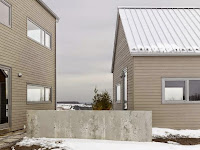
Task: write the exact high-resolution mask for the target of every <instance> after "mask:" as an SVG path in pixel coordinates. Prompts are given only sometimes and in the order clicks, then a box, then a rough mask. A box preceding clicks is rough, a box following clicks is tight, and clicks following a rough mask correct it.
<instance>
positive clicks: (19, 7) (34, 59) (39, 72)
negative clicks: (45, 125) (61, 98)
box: [0, 0, 56, 130]
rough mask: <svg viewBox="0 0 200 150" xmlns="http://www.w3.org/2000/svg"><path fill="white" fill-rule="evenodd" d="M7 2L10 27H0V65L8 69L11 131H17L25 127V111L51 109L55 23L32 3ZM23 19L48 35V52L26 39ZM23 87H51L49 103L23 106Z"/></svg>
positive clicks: (53, 91) (24, 91) (24, 99)
mask: <svg viewBox="0 0 200 150" xmlns="http://www.w3.org/2000/svg"><path fill="white" fill-rule="evenodd" d="M7 2H8V3H10V4H11V5H12V27H11V28H9V27H7V26H4V25H2V24H0V36H1V38H0V65H5V66H9V67H11V68H12V114H11V115H12V128H11V130H18V129H21V128H23V127H24V125H25V124H26V110H44V109H47V110H51V109H55V88H56V85H55V73H56V72H55V63H56V62H55V53H56V44H55V40H56V35H55V33H56V20H55V18H54V17H53V16H52V15H50V14H49V13H48V12H47V11H46V10H45V9H44V8H43V7H42V6H41V5H40V4H39V3H38V2H37V1H36V0H17V1H16V0H7ZM27 18H30V19H31V20H33V21H34V22H35V23H37V24H38V25H40V26H41V27H43V28H44V29H45V30H46V31H48V32H49V33H50V34H52V50H49V49H47V48H45V47H44V46H42V45H40V44H38V43H36V42H34V41H33V40H31V39H29V38H27ZM18 73H22V74H23V76H22V77H21V78H19V77H18ZM27 83H32V84H39V85H44V86H49V87H52V100H53V102H52V103H51V104H34V105H27V104H26V97H27V94H26V90H27V89H26V85H27Z"/></svg>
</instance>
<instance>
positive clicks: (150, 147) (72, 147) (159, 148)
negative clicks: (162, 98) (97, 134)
mask: <svg viewBox="0 0 200 150" xmlns="http://www.w3.org/2000/svg"><path fill="white" fill-rule="evenodd" d="M17 145H19V146H31V145H38V146H41V147H44V148H49V149H54V150H133V149H134V150H199V149H200V145H195V146H184V145H174V144H172V143H170V144H167V143H158V142H128V141H105V140H80V139H54V138H51V139H50V138H24V139H23V140H22V141H21V142H19V143H18V144H17Z"/></svg>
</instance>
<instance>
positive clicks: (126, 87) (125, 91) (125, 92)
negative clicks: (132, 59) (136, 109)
mask: <svg viewBox="0 0 200 150" xmlns="http://www.w3.org/2000/svg"><path fill="white" fill-rule="evenodd" d="M123 74H124V109H127V100H128V95H127V92H128V86H127V79H128V78H127V69H125V70H124V71H123Z"/></svg>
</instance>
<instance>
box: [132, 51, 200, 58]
mask: <svg viewBox="0 0 200 150" xmlns="http://www.w3.org/2000/svg"><path fill="white" fill-rule="evenodd" d="M131 56H147V57H148V56H200V53H135V52H131Z"/></svg>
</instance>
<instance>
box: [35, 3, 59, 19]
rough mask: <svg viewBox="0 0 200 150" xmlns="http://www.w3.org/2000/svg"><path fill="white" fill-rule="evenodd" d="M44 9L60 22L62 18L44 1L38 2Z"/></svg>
mask: <svg viewBox="0 0 200 150" xmlns="http://www.w3.org/2000/svg"><path fill="white" fill-rule="evenodd" d="M36 1H37V2H38V3H39V4H40V5H41V6H42V7H44V8H45V9H46V10H47V11H48V12H49V13H50V14H51V15H52V16H53V17H55V18H56V21H57V22H59V20H60V18H59V17H58V16H57V15H56V14H55V13H54V12H53V11H52V10H51V8H49V6H47V4H45V3H44V2H43V1H42V0H36Z"/></svg>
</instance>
